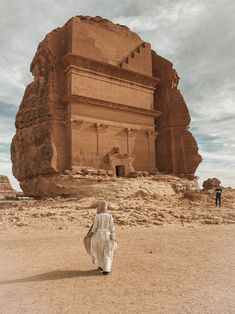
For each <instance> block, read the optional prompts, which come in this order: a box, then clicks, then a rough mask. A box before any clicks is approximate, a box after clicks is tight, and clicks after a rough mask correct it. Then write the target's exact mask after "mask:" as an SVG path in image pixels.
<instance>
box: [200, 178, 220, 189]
mask: <svg viewBox="0 0 235 314" xmlns="http://www.w3.org/2000/svg"><path fill="white" fill-rule="evenodd" d="M220 183H221V182H220V180H219V179H217V178H209V179H207V180H205V181H204V182H203V184H202V186H203V189H204V190H211V189H214V188H216V187H218V186H219V185H220Z"/></svg>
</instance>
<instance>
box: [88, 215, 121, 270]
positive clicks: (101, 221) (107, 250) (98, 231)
mask: <svg viewBox="0 0 235 314" xmlns="http://www.w3.org/2000/svg"><path fill="white" fill-rule="evenodd" d="M91 231H92V232H93V233H94V235H93V237H92V239H91V257H92V260H93V262H94V263H97V264H98V266H100V267H101V268H102V269H103V271H107V272H110V271H111V268H112V262H113V250H115V249H116V248H117V245H116V242H115V229H114V222H113V217H112V216H111V215H110V214H108V213H100V214H97V215H96V216H95V221H94V224H93V227H92V230H91Z"/></svg>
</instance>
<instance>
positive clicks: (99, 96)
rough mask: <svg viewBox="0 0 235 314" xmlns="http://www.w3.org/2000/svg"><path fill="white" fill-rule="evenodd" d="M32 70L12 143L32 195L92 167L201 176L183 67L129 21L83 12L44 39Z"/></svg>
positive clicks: (62, 189) (58, 187)
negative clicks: (182, 83)
mask: <svg viewBox="0 0 235 314" xmlns="http://www.w3.org/2000/svg"><path fill="white" fill-rule="evenodd" d="M30 70H31V73H32V74H33V77H34V80H33V82H32V83H30V84H29V85H28V86H27V87H26V90H25V94H24V97H23V100H22V102H21V104H20V108H19V111H18V113H17V116H16V134H15V136H14V138H13V140H12V146H11V156H12V163H13V174H14V176H15V177H16V178H17V180H19V181H20V185H21V188H22V189H23V191H24V192H25V194H26V195H36V196H40V195H50V187H51V189H52V190H53V194H69V190H68V189H67V191H66V184H67V183H66V182H68V181H69V180H73V181H74V180H77V179H78V178H77V179H76V178H74V174H75V173H77V172H79V171H81V170H84V169H91V170H90V171H93V174H96V175H99V174H102V175H111V176H115V175H117V176H129V175H130V174H131V173H133V172H140V173H141V172H144V173H146V172H148V173H153V172H156V171H157V170H159V171H161V172H166V173H174V174H181V175H182V174H183V175H186V176H189V177H192V178H193V175H194V173H195V170H196V168H197V166H198V164H199V163H200V161H201V157H200V155H199V154H198V147H197V143H196V141H195V139H194V138H193V136H192V134H191V133H190V132H189V131H188V126H189V123H190V116H189V113H188V109H187V106H186V104H185V102H184V99H183V97H182V95H181V94H180V91H179V90H178V89H177V85H178V80H179V78H178V75H177V73H176V71H175V70H174V69H173V68H172V64H171V63H170V62H169V61H168V60H166V59H164V58H162V57H160V56H159V55H157V54H156V53H155V52H154V51H152V50H151V46H150V44H149V43H146V42H144V41H143V40H142V39H141V38H140V37H139V36H138V35H137V34H135V33H133V32H132V31H130V30H129V29H128V28H127V27H125V26H121V25H118V24H117V25H116V24H113V23H112V22H110V21H108V20H105V19H102V18H100V17H95V18H91V17H82V16H77V17H74V18H72V19H70V20H69V21H68V22H67V23H66V24H65V25H64V26H63V27H62V28H57V29H55V30H54V31H52V32H51V33H49V34H48V35H47V36H46V37H45V39H44V40H43V41H42V42H41V43H40V44H39V46H38V49H37V52H36V54H35V57H34V58H33V61H32V63H31V67H30ZM64 173H66V177H64ZM72 175H73V176H72ZM45 180H46V182H47V185H46V188H45ZM50 182H51V185H50ZM73 185H74V184H73ZM75 185H76V182H75ZM68 186H69V185H68ZM78 186H79V184H78Z"/></svg>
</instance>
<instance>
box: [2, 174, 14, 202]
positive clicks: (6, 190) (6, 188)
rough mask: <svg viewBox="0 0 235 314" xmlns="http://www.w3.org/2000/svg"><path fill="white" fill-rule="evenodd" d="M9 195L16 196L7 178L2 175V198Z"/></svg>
mask: <svg viewBox="0 0 235 314" xmlns="http://www.w3.org/2000/svg"><path fill="white" fill-rule="evenodd" d="M7 195H16V191H15V190H14V189H13V187H12V186H11V183H10V181H9V179H8V177H7V176H2V175H0V198H1V197H4V196H7Z"/></svg>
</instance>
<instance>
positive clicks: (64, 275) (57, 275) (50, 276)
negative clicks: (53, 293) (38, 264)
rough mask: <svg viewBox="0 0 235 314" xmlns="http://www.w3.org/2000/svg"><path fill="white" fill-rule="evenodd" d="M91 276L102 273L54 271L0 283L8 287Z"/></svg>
mask: <svg viewBox="0 0 235 314" xmlns="http://www.w3.org/2000/svg"><path fill="white" fill-rule="evenodd" d="M90 276H100V273H99V272H98V270H96V269H92V270H54V271H50V272H47V273H43V274H39V275H35V276H31V277H25V278H19V279H12V280H3V281H0V285H7V284H11V283H22V282H32V281H46V280H60V279H68V278H75V277H90Z"/></svg>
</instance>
